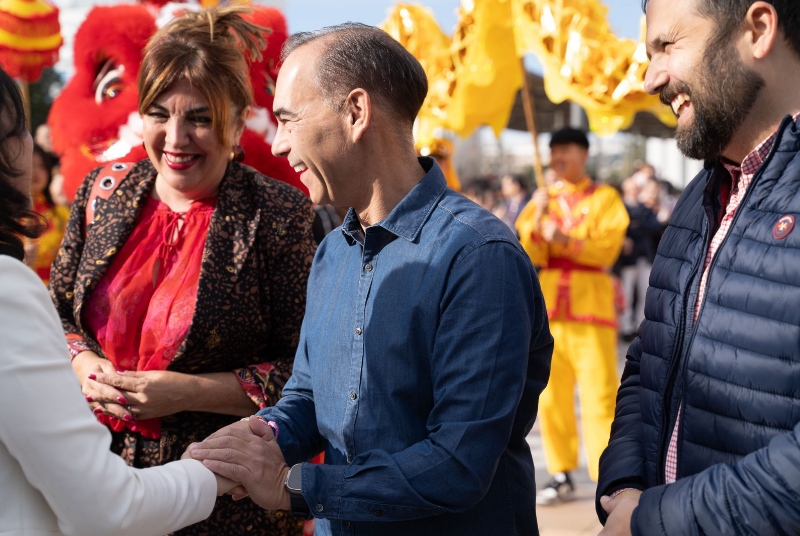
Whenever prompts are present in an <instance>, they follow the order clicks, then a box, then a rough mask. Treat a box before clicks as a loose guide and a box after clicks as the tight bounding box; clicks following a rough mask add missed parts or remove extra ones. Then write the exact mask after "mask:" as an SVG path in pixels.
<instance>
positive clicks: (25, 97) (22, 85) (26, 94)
mask: <svg viewBox="0 0 800 536" xmlns="http://www.w3.org/2000/svg"><path fill="white" fill-rule="evenodd" d="M19 89H20V92H21V93H22V103H23V104H24V105H25V126H26V127H27V129H28V132H30V131H31V92H30V90H29V89H28V83H27V82H25V81H24V80H20V81H19ZM31 134H33V133H32V132H31Z"/></svg>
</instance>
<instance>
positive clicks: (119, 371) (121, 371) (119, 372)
mask: <svg viewBox="0 0 800 536" xmlns="http://www.w3.org/2000/svg"><path fill="white" fill-rule="evenodd" d="M123 372H125V371H124V370H118V371H117V374H122V373H123Z"/></svg>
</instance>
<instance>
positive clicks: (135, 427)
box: [131, 425, 139, 432]
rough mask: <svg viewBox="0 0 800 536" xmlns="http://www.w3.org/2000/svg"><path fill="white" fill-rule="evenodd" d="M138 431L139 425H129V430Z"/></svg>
mask: <svg viewBox="0 0 800 536" xmlns="http://www.w3.org/2000/svg"><path fill="white" fill-rule="evenodd" d="M138 431H139V427H138V426H136V425H133V426H131V432H138Z"/></svg>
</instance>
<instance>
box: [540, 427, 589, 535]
mask: <svg viewBox="0 0 800 536" xmlns="http://www.w3.org/2000/svg"><path fill="white" fill-rule="evenodd" d="M528 443H529V444H530V445H531V451H532V452H533V464H534V466H535V467H536V485H537V487H541V486H543V485H544V484H545V483H546V482H547V481H548V480H550V476H549V475H548V474H547V469H546V466H545V461H544V452H543V451H542V446H541V443H542V441H541V435H539V425H538V423H537V424H536V425H534V427H533V430H531V433H530V435H529V436H528ZM583 458H584V457H583V452H581V463H582V465H584V466H583V467H581V468H580V469H579V470H578V471H576V472H575V473H573V475H572V476H573V478H574V479H575V484H576V487H577V490H576V494H575V500H574V501H570V502H568V503H565V504H561V505H558V506H538V507H537V508H536V517H537V519H538V521H539V533H540V535H541V536H596V534H597V533H598V532H600V529H602V528H603V526H602V525H600V522H599V521H597V514H596V513H595V511H594V491H595V484H594V482H592V481H591V479H590V478H589V473H588V472H587V470H586V467H585V463H586V462H585V460H584V459H583Z"/></svg>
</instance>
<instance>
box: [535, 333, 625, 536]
mask: <svg viewBox="0 0 800 536" xmlns="http://www.w3.org/2000/svg"><path fill="white" fill-rule="evenodd" d="M629 344H630V343H622V342H621V343H620V344H619V346H618V347H617V351H618V356H619V360H618V362H617V368H618V371H619V374H622V368H623V365H624V364H625V352H626V350H627V349H628V345H629ZM575 406H576V408H577V407H579V406H578V404H577V403H576V404H575ZM579 418H580V416H579ZM580 428H581V427H580V424H578V429H579V430H580ZM528 443H529V444H530V446H531V452H532V453H533V464H534V466H535V467H536V486H537V487H542V486H543V485H544V484H545V483H547V481H548V480H550V476H549V475H548V474H547V469H546V465H545V460H544V452H543V450H542V437H541V435H540V432H539V424H538V422H537V423H536V424H535V425H534V427H533V430H531V433H530V435H528ZM580 460H581V461H580V463H581V467H580V468H579V470H578V471H576V472H575V473H573V475H572V476H573V478H574V480H575V483H576V487H577V490H576V494H575V500H574V501H570V502H568V503H565V504H562V505H558V506H539V507H537V508H536V517H537V519H538V521H539V533H540V535H541V536H596V535H597V533H598V532H600V530H601V529H602V528H603V526H602V525H601V524H600V522H599V521H598V520H597V513H596V512H595V510H594V493H595V487H596V486H595V483H594V482H592V480H591V479H590V478H589V473H588V471H587V470H586V457H585V455H584V452H583V447H582V445H581V453H580Z"/></svg>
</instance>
